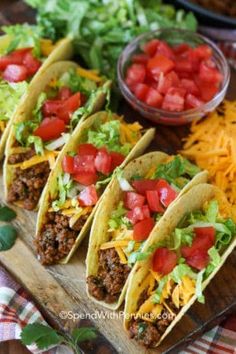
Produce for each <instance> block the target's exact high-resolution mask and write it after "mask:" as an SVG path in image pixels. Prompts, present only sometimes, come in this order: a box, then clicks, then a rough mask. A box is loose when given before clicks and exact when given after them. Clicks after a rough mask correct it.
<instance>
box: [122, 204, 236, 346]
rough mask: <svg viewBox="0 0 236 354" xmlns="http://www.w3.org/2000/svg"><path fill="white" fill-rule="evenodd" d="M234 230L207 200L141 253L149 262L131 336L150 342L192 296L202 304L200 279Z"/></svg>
mask: <svg viewBox="0 0 236 354" xmlns="http://www.w3.org/2000/svg"><path fill="white" fill-rule="evenodd" d="M235 234H236V224H235V223H234V221H233V220H232V219H231V218H228V217H227V215H224V213H223V212H222V211H221V210H220V208H219V204H218V202H217V201H216V200H211V201H209V202H206V203H205V205H204V207H203V208H202V209H201V210H196V211H194V212H191V213H189V214H187V215H185V216H184V218H183V219H182V220H181V221H180V223H179V225H178V226H177V227H176V228H175V229H174V231H173V232H172V234H171V235H169V237H166V238H165V239H164V240H163V241H160V242H159V243H157V244H155V245H154V247H151V249H150V252H151V253H150V252H147V253H146V254H143V255H142V257H143V258H142V259H145V257H149V256H150V254H151V255H152V262H151V268H150V271H149V275H148V276H147V277H146V278H145V280H144V282H143V283H142V288H143V292H142V293H141V296H140V298H139V301H138V308H137V312H136V313H134V314H132V320H131V321H130V322H129V334H130V337H131V338H135V339H136V340H137V341H138V342H139V343H140V344H142V345H144V346H146V347H154V346H156V345H157V343H158V342H159V340H160V338H161V337H162V335H163V334H164V333H165V331H166V329H167V328H168V326H169V325H170V324H171V323H172V321H173V320H174V319H175V317H176V315H177V314H178V313H179V311H180V310H181V309H182V308H183V307H184V306H185V305H186V304H188V302H189V301H190V299H191V298H192V297H193V296H194V295H196V296H197V298H198V301H199V302H201V303H204V296H203V294H202V284H203V282H204V281H205V280H206V279H207V278H208V277H209V275H210V274H211V273H212V272H213V271H214V269H215V268H216V267H218V266H219V264H220V263H221V256H222V254H223V253H224V251H225V250H226V249H227V247H228V246H229V244H230V243H231V241H232V239H233V237H234V236H235ZM153 248H154V249H153ZM153 251H154V252H153Z"/></svg>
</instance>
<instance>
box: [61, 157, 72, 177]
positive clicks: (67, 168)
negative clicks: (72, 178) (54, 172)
mask: <svg viewBox="0 0 236 354" xmlns="http://www.w3.org/2000/svg"><path fill="white" fill-rule="evenodd" d="M62 169H63V171H64V172H66V173H70V174H72V173H74V157H73V156H69V155H65V156H64V157H63V159H62Z"/></svg>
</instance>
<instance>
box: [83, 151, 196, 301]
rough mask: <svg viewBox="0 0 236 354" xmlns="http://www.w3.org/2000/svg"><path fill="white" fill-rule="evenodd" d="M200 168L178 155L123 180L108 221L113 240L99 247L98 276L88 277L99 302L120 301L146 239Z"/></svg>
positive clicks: (90, 287) (92, 293)
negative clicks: (120, 191) (119, 197)
mask: <svg viewBox="0 0 236 354" xmlns="http://www.w3.org/2000/svg"><path fill="white" fill-rule="evenodd" d="M199 171H200V170H199V169H198V167H196V166H195V165H193V164H191V163H190V162H189V161H188V160H186V159H184V158H182V157H181V156H179V155H177V156H174V157H169V158H168V159H167V161H166V162H165V163H162V164H160V165H158V167H156V166H152V167H151V168H150V171H149V172H148V173H147V175H146V176H142V175H141V174H139V171H137V174H136V175H134V176H133V177H132V178H131V180H130V181H129V182H128V181H126V180H124V179H123V178H122V177H121V178H120V179H119V182H120V187H121V190H123V189H126V191H123V192H122V193H123V194H122V200H120V202H119V203H118V205H117V208H116V209H115V210H113V211H112V212H111V217H110V220H109V221H108V231H107V232H108V234H109V237H108V239H109V241H108V242H105V243H103V244H102V245H101V246H100V250H99V257H98V258H99V264H98V273H97V275H90V276H89V277H88V278H87V283H88V291H89V293H90V295H91V296H93V297H94V298H96V299H97V300H99V301H105V302H107V303H114V302H116V301H117V300H118V298H119V296H120V294H121V291H122V289H123V287H124V285H125V282H126V280H127V277H128V274H129V272H130V270H131V268H132V265H133V264H134V263H135V262H136V261H137V260H138V259H139V257H141V250H142V246H143V244H144V241H145V240H146V239H147V238H148V237H149V235H150V233H151V231H152V229H153V228H154V226H155V224H156V222H157V221H158V220H159V219H160V218H161V217H162V215H163V214H164V212H165V210H166V209H167V208H168V206H169V205H170V204H171V203H172V202H173V201H174V200H175V199H176V198H177V197H178V195H179V193H180V192H181V190H182V189H183V188H184V186H186V185H187V183H188V182H190V181H191V179H192V178H193V177H194V176H195V175H196V174H197V173H199Z"/></svg>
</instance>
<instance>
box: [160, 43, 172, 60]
mask: <svg viewBox="0 0 236 354" xmlns="http://www.w3.org/2000/svg"><path fill="white" fill-rule="evenodd" d="M158 54H161V55H164V56H165V57H166V58H169V59H171V60H173V59H174V52H173V49H172V48H171V47H170V46H169V44H167V43H166V42H163V41H160V42H159V44H158V46H157V50H156V53H155V55H158Z"/></svg>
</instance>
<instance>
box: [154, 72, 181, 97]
mask: <svg viewBox="0 0 236 354" xmlns="http://www.w3.org/2000/svg"><path fill="white" fill-rule="evenodd" d="M179 83H180V80H179V77H178V75H177V74H176V72H175V71H171V72H170V73H168V74H167V75H160V79H159V82H158V87H157V89H158V91H159V92H160V93H162V94H166V93H167V92H168V90H169V89H170V88H171V87H178V86H179Z"/></svg>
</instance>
